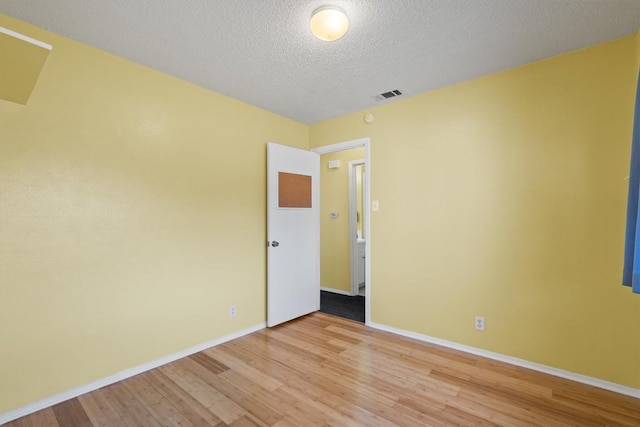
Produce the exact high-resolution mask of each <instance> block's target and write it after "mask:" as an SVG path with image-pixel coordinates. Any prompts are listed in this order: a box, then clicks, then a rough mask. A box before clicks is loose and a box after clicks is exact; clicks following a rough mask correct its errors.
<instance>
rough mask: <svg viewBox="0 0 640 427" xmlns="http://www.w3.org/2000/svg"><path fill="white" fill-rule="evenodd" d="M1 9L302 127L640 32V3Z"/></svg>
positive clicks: (162, 2)
mask: <svg viewBox="0 0 640 427" xmlns="http://www.w3.org/2000/svg"><path fill="white" fill-rule="evenodd" d="M324 4H335V5H338V6H340V7H342V8H343V9H344V10H345V11H346V12H347V14H348V16H349V18H350V21H351V28H350V30H349V32H348V33H347V35H346V36H345V37H344V38H342V39H340V40H338V41H337V42H334V43H327V42H322V41H319V40H316V39H315V38H314V37H313V36H312V35H311V34H310V32H309V28H308V21H309V17H310V16H311V12H312V11H313V10H314V9H316V8H317V7H319V6H321V5H324ZM0 13H3V14H6V15H9V16H13V17H15V18H18V19H21V20H24V21H26V22H30V23H32V24H35V25H37V26H40V27H43V28H46V29H49V30H51V31H54V32H56V33H59V34H62V35H64V36H67V37H70V38H72V39H75V40H78V41H80V42H83V43H86V44H89V45H91V46H95V47H97V48H100V49H103V50H105V51H108V52H111V53H114V54H116V55H119V56H122V57H124V58H128V59H130V60H132V61H135V62H138V63H140V64H144V65H147V66H149V67H152V68H155V69H157V70H160V71H163V72H166V73H168V74H172V75H174V76H177V77H180V78H182V79H184V80H187V81H190V82H193V83H195V84H198V85H200V86H204V87H206V88H209V89H212V90H214V91H216V92H220V93H223V94H226V95H229V96H231V97H233V98H236V99H240V100H242V101H245V102H247V103H249V104H252V105H256V106H258V107H262V108H264V109H267V110H270V111H273V112H275V113H278V114H281V115H283V116H287V117H290V118H292V119H294V120H297V121H300V122H303V123H314V122H318V121H321V120H324V119H327V118H331V117H335V116H339V115H342V114H345V113H349V112H353V111H358V110H363V109H366V108H369V107H372V106H374V105H378V104H380V103H382V102H392V101H390V100H385V101H376V100H375V99H374V97H373V95H375V94H379V93H381V92H386V91H388V90H393V89H400V90H401V91H402V92H403V93H404V95H403V96H402V97H400V98H395V99H402V98H404V97H407V96H411V95H415V94H418V93H422V92H426V91H429V90H433V89H436V88H439V87H442V86H446V85H450V84H453V83H456V82H460V81H464V80H468V79H472V78H475V77H479V76H482V75H486V74H489V73H493V72H495V71H499V70H503V69H507V68H511V67H515V66H518V65H522V64H526V63H529V62H532V61H536V60H539V59H543V58H547V57H550V56H554V55H558V54H561V53H564V52H568V51H571V50H575V49H579V48H582V47H586V46H590V45H593V44H596V43H600V42H604V41H607V40H611V39H615V38H618V37H622V36H625V35H629V34H632V33H635V31H636V30H637V29H638V27H640V0H352V1H348V0H189V1H185V0H182V1H179V0H56V1H52V0H0ZM54 52H55V46H54Z"/></svg>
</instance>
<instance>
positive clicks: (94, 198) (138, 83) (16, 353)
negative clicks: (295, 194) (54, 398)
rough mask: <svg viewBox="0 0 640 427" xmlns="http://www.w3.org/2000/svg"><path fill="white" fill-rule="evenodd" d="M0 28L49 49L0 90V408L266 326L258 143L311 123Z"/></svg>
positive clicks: (291, 134)
mask: <svg viewBox="0 0 640 427" xmlns="http://www.w3.org/2000/svg"><path fill="white" fill-rule="evenodd" d="M0 25H1V26H4V27H6V28H9V29H11V30H14V31H18V32H20V33H23V34H25V35H28V36H30V37H34V38H36V39H39V40H42V41H44V42H47V43H50V44H52V45H53V51H52V52H51V54H50V55H49V57H48V59H47V62H46V63H45V66H44V70H43V71H42V74H41V75H40V78H39V81H38V84H37V85H36V87H35V89H34V91H33V93H32V95H31V99H30V100H29V103H28V104H27V105H26V106H24V105H18V104H12V103H9V102H4V101H0V183H1V184H0V347H1V350H0V413H3V412H6V411H9V410H11V409H14V408H16V407H19V406H21V405H25V404H27V403H31V402H34V401H36V400H38V399H41V398H44V397H47V396H50V395H53V394H56V393H60V392H62V391H66V390H69V389H71V388H73V387H77V386H80V385H84V384H87V383H89V382H91V381H94V380H97V379H100V378H103V377H106V376H108V375H112V374H114V373H116V372H119V371H121V370H124V369H127V368H131V367H134V366H136V365H139V364H142V363H145V362H149V361H151V360H154V359H156V358H159V357H162V356H166V355H168V354H171V353H173V352H176V351H179V350H183V349H186V348H189V347H191V346H193V345H196V344H200V343H203V342H206V341H209V340H212V339H216V338H218V337H221V336H224V335H226V334H229V333H232V332H236V331H239V330H242V329H244V328H247V327H250V326H253V325H258V324H260V323H262V322H264V321H265V306H266V303H265V301H266V284H265V280H266V279H265V269H266V265H265V258H266V252H265V251H266V248H265V239H266V230H265V209H266V207H265V198H266V196H265V188H266V180H265V173H266V172H265V168H266V165H265V163H266V142H267V141H277V142H280V143H282V144H287V145H293V146H298V147H303V148H307V147H308V127H307V126H305V125H302V124H300V123H296V122H293V121H290V120H287V119H284V118H282V117H279V116H277V115H275V114H271V113H268V112H265V111H263V110H260V109H258V108H254V107H251V106H248V105H246V104H243V103H241V102H239V101H235V100H233V99H230V98H227V97H224V96H222V95H218V94H215V93H213V92H210V91H207V90H204V89H202V88H199V87H196V86H194V85H191V84H188V83H185V82H183V81H181V80H178V79H175V78H172V77H169V76H167V75H163V74H160V73H158V72H154V71H152V70H150V69H147V68H145V67H142V66H139V65H136V64H133V63H131V62H128V61H126V60H124V59H121V58H118V57H115V56H112V55H109V54H106V53H104V52H101V51H99V50H96V49H92V48H89V47H87V46H85V45H81V44H79V43H75V42H73V41H70V40H68V39H65V38H62V37H59V36H56V35H54V34H51V33H48V32H45V31H42V30H39V29H36V28H34V27H31V26H28V25H24V24H22V23H20V22H18V21H15V20H13V19H10V18H8V17H6V16H0ZM231 304H236V305H237V313H238V314H237V316H236V317H234V318H230V317H229V315H228V310H229V306H230V305H231Z"/></svg>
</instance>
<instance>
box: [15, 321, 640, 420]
mask: <svg viewBox="0 0 640 427" xmlns="http://www.w3.org/2000/svg"><path fill="white" fill-rule="evenodd" d="M394 425H398V426H459V425H461V426H515V427H518V426H544V427H553V426H585V427H589V426H640V400H639V399H634V398H632V397H628V396H623V395H619V394H616V393H612V392H609V391H605V390H601V389H597V388H593V387H589V386H585V385H583V384H578V383H574V382H571V381H568V380H564V379H561V378H556V377H552V376H549V375H546V374H541V373H538V372H534V371H530V370H527V369H523V368H519V367H515V366H511V365H507V364H503V363H499V362H495V361H492V360H488V359H484V358H481V357H477V356H473V355H469V354H466V353H461V352H457V351H454V350H450V349H446V348H442V347H438V346H435V345H429V344H425V343H421V342H417V341H414V340H410V339H407V338H403V337H399V336H396V335H393V334H389V333H386V332H382V331H377V330H373V329H369V328H367V327H366V326H364V325H363V324H360V323H357V322H353V321H349V320H345V319H340V318H337V317H333V316H329V315H326V314H322V313H314V314H311V315H309V316H306V317H304V318H301V319H298V320H295V321H292V322H289V323H287V324H285V325H281V326H279V327H276V328H272V329H265V330H262V331H259V332H256V333H253V334H251V335H248V336H245V337H242V338H239V339H236V340H234V341H231V342H228V343H225V344H222V345H219V346H217V347H214V348H211V349H209V350H205V351H203V352H201V353H197V354H195V355H192V356H190V357H186V358H184V359H181V360H178V361H176V362H173V363H170V364H167V365H165V366H162V367H160V368H158V369H154V370H152V371H149V372H146V373H143V374H140V375H137V376H135V377H132V378H129V379H127V380H124V381H121V382H119V383H116V384H113V385H110V386H108V387H104V388H102V389H99V390H96V391H94V392H91V393H88V394H85V395H82V396H80V397H78V398H76V399H71V400H69V401H66V402H63V403H60V404H58V405H56V406H53V407H51V408H48V409H45V410H42V411H40V412H37V413H35V414H32V415H29V416H26V417H24V418H21V419H18V420H16V421H13V422H11V423H8V424H7V425H6V426H7V427H19V426H50V427H68V426H96V427H97V426H114V427H115V426H118V427H121V426H182V427H187V426H234V427H243V426H277V427H290V426H394Z"/></svg>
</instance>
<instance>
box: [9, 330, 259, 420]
mask: <svg viewBox="0 0 640 427" xmlns="http://www.w3.org/2000/svg"><path fill="white" fill-rule="evenodd" d="M266 326H267V324H266V323H260V324H258V325H255V326H250V327H248V328H246V329H243V330H241V331H238V332H234V333H232V334H229V335H225V336H223V337H221V338H218V339H215V340H212V341H208V342H205V343H202V344H198V345H196V346H194V347H191V348H188V349H186V350H182V351H179V352H177V353H173V354H170V355H168V356H165V357H162V358H160V359H156V360H154V361H151V362H148V363H145V364H143V365H139V366H136V367H134V368H130V369H127V370H124V371H122V372H118V373H117V374H115V375H111V376H109V377H106V378H102V379H99V380H97V381H94V382H92V383H89V384H85V385H83V386H80V387H76V388H74V389H71V390H67V391H65V392H62V393H60V394H56V395H55V396H50V397H47V398H45V399H42V400H39V401H37V402H34V403H31V404H29V405H25V406H22V407H20V408H17V409H14V410H12V411H9V412H5V413H3V414H0V425H2V424H4V423H8V422H9V421H13V420H15V419H18V418H20V417H24V416H25V415H29V414H32V413H34V412H37V411H40V410H41V409H45V408H48V407H50V406H53V405H56V404H58V403H60V402H64V401H65V400H69V399H73V398H74V397H78V396H80V395H82V394H85V393H89V392H91V391H94V390H97V389H99V388H102V387H105V386H108V385H110V384H113V383H117V382H118V381H122V380H125V379H127V378H130V377H133V376H134V375H138V374H141V373H143V372H146V371H150V370H151V369H155V368H157V367H159V366H162V365H166V364H167V363H171V362H174V361H176V360H178V359H182V358H183V357H187V356H190V355H192V354H195V353H198V352H200V351H203V350H206V349H208V348H211V347H215V346H216V345H219V344H222V343H225V342H227V341H231V340H234V339H236V338H240V337H243V336H245V335H248V334H251V333H253V332H256V331H259V330H261V329H264V328H266Z"/></svg>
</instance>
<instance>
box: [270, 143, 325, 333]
mask: <svg viewBox="0 0 640 427" xmlns="http://www.w3.org/2000/svg"><path fill="white" fill-rule="evenodd" d="M319 175H320V156H319V155H318V154H316V153H313V152H311V151H304V150H300V149H297V148H292V147H287V146H284V145H279V144H274V143H272V142H270V143H268V144H267V246H268V250H267V326H275V325H278V324H280V323H283V322H286V321H289V320H291V319H295V318H296V317H300V316H304V315H305V314H308V313H311V312H313V311H318V310H319V309H320V216H319V215H320V209H319V208H320V206H319V204H320V197H319V193H320V191H319V190H320V176H319Z"/></svg>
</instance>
